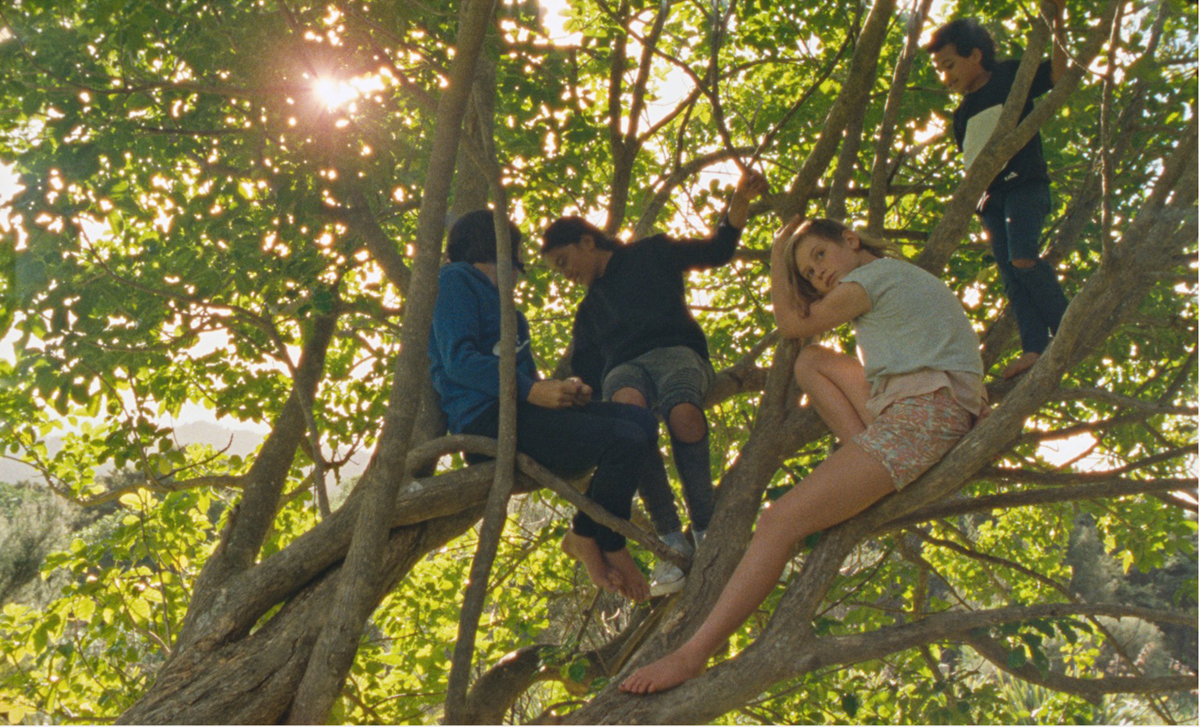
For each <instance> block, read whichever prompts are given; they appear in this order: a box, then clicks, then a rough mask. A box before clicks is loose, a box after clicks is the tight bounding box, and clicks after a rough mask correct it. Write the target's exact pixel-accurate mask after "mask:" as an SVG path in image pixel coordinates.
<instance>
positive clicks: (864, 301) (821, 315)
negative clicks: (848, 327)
mask: <svg viewBox="0 0 1200 727" xmlns="http://www.w3.org/2000/svg"><path fill="white" fill-rule="evenodd" d="M869 310H871V297H870V296H869V295H867V291H866V289H865V288H863V287H862V286H861V285H859V284H858V283H841V284H839V285H838V286H837V287H836V288H834V289H833V290H832V291H831V292H830V293H829V295H826V296H825V297H824V298H822V299H820V300H818V301H817V302H816V303H813V304H812V305H810V306H809V307H808V315H806V316H802V317H799V318H797V319H796V320H795V321H792V322H790V323H789V324H788V326H787V328H784V326H783V325H782V324H780V326H779V334H780V335H781V336H783V337H784V338H808V337H809V336H815V335H817V334H820V333H824V332H825V331H832V330H833V329H834V328H837V327H838V326H840V325H842V324H843V323H849V322H850V321H852V320H854V319H855V318H858V317H859V316H861V315H862V314H864V313H866V312H867V311H869ZM775 318H776V320H778V319H779V314H778V313H776V316H775Z"/></svg>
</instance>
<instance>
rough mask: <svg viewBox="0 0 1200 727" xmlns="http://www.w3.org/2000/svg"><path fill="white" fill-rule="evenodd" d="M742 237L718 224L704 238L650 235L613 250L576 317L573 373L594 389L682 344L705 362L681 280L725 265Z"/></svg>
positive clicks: (705, 344) (703, 345)
mask: <svg viewBox="0 0 1200 727" xmlns="http://www.w3.org/2000/svg"><path fill="white" fill-rule="evenodd" d="M741 236H742V231H741V230H740V229H738V228H737V227H734V226H733V225H731V224H729V221H728V220H723V221H722V222H721V224H720V225H719V226H718V227H717V230H716V232H714V233H713V235H712V236H711V237H708V238H705V239H701V240H695V239H686V240H675V239H672V238H670V237H667V236H666V235H654V236H653V237H647V238H645V239H642V240H638V241H637V242H634V243H632V244H629V245H625V246H622V247H619V248H617V249H616V250H614V251H613V255H612V257H611V258H610V259H609V261H608V265H607V267H605V269H604V275H602V276H600V277H599V278H597V279H596V280H595V281H593V282H592V285H591V287H590V288H589V289H588V293H587V295H586V296H585V297H584V299H583V302H582V303H580V304H579V310H578V311H577V312H576V313H575V329H574V338H575V351H574V353H573V354H572V357H571V369H572V370H573V371H574V373H575V375H576V376H578V377H580V378H581V379H583V381H584V383H586V384H588V385H589V386H591V387H592V388H593V389H595V390H596V391H600V388H601V384H602V382H603V381H604V377H605V376H607V375H608V372H609V371H611V370H612V369H613V368H615V367H616V366H619V365H620V364H622V363H625V362H626V361H629V360H631V359H634V358H637V357H638V356H641V355H642V354H644V353H646V352H647V351H651V350H653V349H656V348H667V347H670V346H687V347H688V348H690V349H692V350H693V351H695V352H696V353H698V354H700V355H701V356H703V357H704V358H706V359H707V358H708V341H706V340H705V338H704V331H702V330H700V325H699V324H698V323H696V320H695V319H694V318H692V314H691V311H689V310H688V307H687V299H686V297H685V293H684V284H683V275H684V273H685V272H686V271H688V270H702V269H704V268H713V267H717V266H719V265H724V264H725V263H727V262H729V261H730V260H731V259H732V258H733V253H734V251H735V250H737V244H738V240H740V239H741Z"/></svg>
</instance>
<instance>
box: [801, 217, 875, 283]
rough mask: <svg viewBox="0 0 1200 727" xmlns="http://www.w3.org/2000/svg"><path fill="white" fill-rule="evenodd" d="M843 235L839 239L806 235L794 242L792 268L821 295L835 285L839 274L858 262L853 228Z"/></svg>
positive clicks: (856, 236)
mask: <svg viewBox="0 0 1200 727" xmlns="http://www.w3.org/2000/svg"><path fill="white" fill-rule="evenodd" d="M843 235H844V236H845V239H843V240H842V241H841V242H834V241H833V240H826V239H825V238H824V237H818V236H817V235H807V236H806V237H805V238H804V239H803V240H801V241H800V244H799V245H797V246H796V269H797V270H799V271H800V276H801V277H802V278H804V279H805V280H807V281H808V282H809V284H810V285H812V286H813V287H814V288H816V289H817V292H818V293H820V294H821V295H822V296H824V295H827V294H828V293H829V292H830V291H831V290H833V289H834V288H835V287H837V284H838V283H840V282H842V278H844V277H845V276H846V275H847V274H848V273H849V272H850V271H851V270H854V269H855V268H857V267H858V266H859V265H860V264H861V260H859V256H858V250H859V239H858V235H856V234H854V233H853V232H845V233H843Z"/></svg>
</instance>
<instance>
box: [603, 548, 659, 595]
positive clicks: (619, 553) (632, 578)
mask: <svg viewBox="0 0 1200 727" xmlns="http://www.w3.org/2000/svg"><path fill="white" fill-rule="evenodd" d="M604 559H605V560H606V561H608V564H609V565H610V566H612V568H613V570H615V571H616V572H617V573H619V574H621V581H622V582H623V583H624V585H623V586H622V588H621V595H623V596H625V597H626V598H628V599H629V600H631V601H645V600H646V599H647V598H649V597H650V584H649V583H647V582H646V576H644V575H642V569H641V568H638V566H637V562H636V561H634V559H633V556H632V555H630V554H629V550H628V549H626V548H621V549H620V550H615V551H613V552H611V553H605V554H604Z"/></svg>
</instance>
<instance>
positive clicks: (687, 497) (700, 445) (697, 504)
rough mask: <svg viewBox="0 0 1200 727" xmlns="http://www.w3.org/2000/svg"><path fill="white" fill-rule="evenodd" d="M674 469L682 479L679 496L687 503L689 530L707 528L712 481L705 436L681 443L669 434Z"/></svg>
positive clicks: (711, 499) (710, 517)
mask: <svg viewBox="0 0 1200 727" xmlns="http://www.w3.org/2000/svg"><path fill="white" fill-rule="evenodd" d="M671 451H672V452H673V453H674V455H675V469H676V470H678V471H679V479H680V480H681V481H682V482H683V499H684V501H685V502H687V509H688V514H689V515H690V516H691V518H692V529H693V530H707V529H708V523H709V521H710V520H712V512H713V483H712V469H711V468H710V466H709V463H708V435H707V434H705V435H704V438H703V439H701V440H700V441H698V442H681V441H679V440H678V439H676V438H675V437H671Z"/></svg>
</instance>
